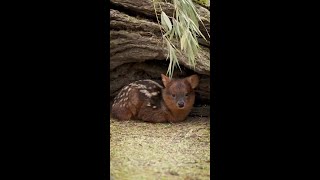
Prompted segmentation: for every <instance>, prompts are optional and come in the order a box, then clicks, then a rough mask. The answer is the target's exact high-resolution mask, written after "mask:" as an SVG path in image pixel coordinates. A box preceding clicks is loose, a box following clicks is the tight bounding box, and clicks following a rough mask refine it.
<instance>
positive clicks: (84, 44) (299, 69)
mask: <svg viewBox="0 0 320 180" xmlns="http://www.w3.org/2000/svg"><path fill="white" fill-rule="evenodd" d="M107 5H108V4H107V2H105V1H98V2H94V1H90V2H82V1H73V2H68V3H66V2H65V1H63V2H62V1H61V2H57V1H55V2H46V3H44V2H39V3H32V4H31V3H30V2H23V3H22V2H15V4H12V5H10V8H8V9H10V10H9V12H8V13H6V16H4V19H5V20H4V21H2V22H3V24H2V27H3V29H4V32H3V36H4V38H3V41H2V43H3V44H4V46H2V47H3V51H4V57H3V58H2V60H3V65H2V68H3V71H2V72H3V74H4V75H3V76H2V77H3V79H4V80H3V81H2V82H3V86H2V87H3V90H4V91H3V101H2V102H3V103H4V106H3V107H4V108H3V112H5V113H6V114H3V115H4V117H5V118H2V121H3V122H4V123H8V125H3V126H2V127H3V128H4V129H5V130H7V131H8V132H6V133H5V135H4V136H3V137H4V139H5V141H3V142H6V144H3V146H2V147H3V150H5V153H3V155H4V158H3V161H2V162H3V163H4V164H5V166H3V167H5V169H3V170H4V172H7V173H8V172H9V173H8V174H9V175H10V176H9V177H11V178H12V179H16V176H21V177H24V178H32V179H47V178H48V177H49V178H50V177H52V178H59V179H60V178H62V179H64V178H68V179H78V178H80V179H82V178H84V179H108V177H109V167H108V165H109V163H108V162H109V143H108V142H109V139H108V136H109V135H108V134H109V132H108V131H109V128H108V127H109V122H108V120H107V119H108V118H107V119H106V118H105V117H108V116H109V112H108V110H109V107H108V106H109V103H107V102H109V97H108V94H109V92H108V91H109V85H108V79H109V78H108V76H109V72H108V69H109V68H108V66H109V64H108V53H109V51H108V47H109V45H108V37H109V34H108V23H109V20H108V16H109V9H108V7H107ZM4 7H9V6H4ZM304 7H306V6H304V5H302V4H293V2H290V4H279V3H278V2H277V4H272V3H271V2H268V3H267V2H266V3H263V2H259V3H258V2H248V1H236V2H226V1H213V2H212V4H211V13H212V14H211V17H212V19H211V22H213V23H212V24H213V26H214V27H213V28H212V29H213V31H212V32H211V34H212V38H213V40H211V42H213V46H212V47H213V48H212V53H211V55H212V57H211V68H212V70H211V72H212V82H211V83H212V86H211V87H215V88H213V92H212V93H211V96H212V102H211V103H212V106H211V107H213V108H212V116H211V117H213V118H212V127H211V138H212V143H211V149H212V153H211V164H212V168H211V171H212V173H211V174H212V176H213V177H214V178H215V177H217V178H218V177H221V179H228V178H230V177H231V176H232V177H233V176H234V177H237V178H240V179H241V178H244V179H248V178H249V179H260V177H269V178H275V177H280V178H287V177H288V176H291V177H298V176H299V175H300V176H301V177H305V176H307V175H311V174H310V173H311V172H312V169H313V168H312V167H315V166H310V164H311V162H312V161H315V160H314V157H313V155H311V151H312V150H314V146H315V145H316V142H313V143H308V142H310V141H311V138H312V137H316V136H315V135H314V132H316V131H313V130H309V129H308V130H307V129H306V124H307V123H306V122H309V121H308V120H312V121H315V120H316V118H315V117H314V116H311V113H310V111H311V110H313V109H315V106H312V105H311V104H312V102H310V100H311V101H314V102H317V101H315V99H314V96H313V94H311V92H312V90H314V89H313V86H316V84H317V82H318V81H316V80H315V81H313V80H312V77H316V75H315V74H313V73H314V72H316V71H314V69H315V67H316V66H311V68H310V67H309V66H308V65H307V64H308V63H307V62H309V61H308V60H312V59H316V58H315V56H312V55H311V51H312V50H313V49H315V46H313V45H311V43H312V42H313V41H315V36H313V34H311V32H312V31H314V24H315V23H314V22H315V21H312V17H315V16H314V15H313V14H312V12H313V11H312V10H309V9H307V10H306V9H305V8H304ZM302 10H304V11H303V12H302ZM315 42H316V41H315ZM312 67H313V69H312ZM309 82H311V83H310V84H309ZM4 159H6V161H5V160H4ZM310 160H311V161H310ZM9 170H10V171H9ZM96 176H97V177H96Z"/></svg>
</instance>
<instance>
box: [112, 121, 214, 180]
mask: <svg viewBox="0 0 320 180" xmlns="http://www.w3.org/2000/svg"><path fill="white" fill-rule="evenodd" d="M110 171H111V176H112V178H113V180H126V179H130V180H131V179H139V180H140V179H141V180H143V179H188V180H191V179H193V180H196V179H209V178H210V119H209V118H204V117H202V118H200V117H189V118H188V119H187V120H186V121H184V122H181V123H175V124H172V123H158V124H154V123H146V122H141V121H118V120H115V119H112V118H111V119H110Z"/></svg>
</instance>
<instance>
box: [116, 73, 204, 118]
mask: <svg viewBox="0 0 320 180" xmlns="http://www.w3.org/2000/svg"><path fill="white" fill-rule="evenodd" d="M161 78H162V82H163V85H164V87H163V86H161V85H160V84H158V83H157V82H155V81H152V80H139V81H136V82H133V83H131V84H129V85H127V86H125V87H123V88H122V89H121V91H120V92H119V94H118V95H117V96H116V97H115V99H114V103H113V105H112V110H111V113H112V115H113V117H114V118H117V119H119V120H130V119H140V120H143V121H147V122H154V123H156V122H167V121H169V122H180V121H183V120H185V119H186V117H187V116H188V114H189V113H190V111H191V108H192V107H193V104H194V101H195V92H194V89H195V88H196V87H197V86H198V84H199V77H198V76H197V75H192V76H189V77H186V78H183V79H170V78H169V77H167V76H165V75H163V74H161Z"/></svg>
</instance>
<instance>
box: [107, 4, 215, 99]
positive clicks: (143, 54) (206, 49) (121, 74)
mask: <svg viewBox="0 0 320 180" xmlns="http://www.w3.org/2000/svg"><path fill="white" fill-rule="evenodd" d="M161 3H162V9H163V10H164V11H165V12H166V13H167V14H168V15H170V13H171V14H172V12H173V5H172V4H170V3H166V2H161ZM110 4H111V9H110V97H111V99H113V97H115V95H116V94H117V93H118V91H119V90H120V89H121V88H122V87H123V86H125V85H127V84H129V83H130V82H133V81H135V80H140V79H152V80H155V81H157V82H159V83H161V79H160V74H161V73H163V74H165V73H166V71H167V68H168V64H169V60H166V57H167V54H168V52H167V47H166V44H164V41H163V39H162V34H161V31H160V26H159V25H158V23H157V20H156V16H155V11H154V8H153V4H152V0H140V1H129V0H111V1H110ZM197 9H198V11H199V14H200V15H201V19H202V20H203V22H204V24H205V26H208V30H210V12H209V11H208V10H207V9H206V8H203V7H201V6H197ZM200 30H201V31H203V29H201V27H200ZM205 33H206V32H205V31H204V32H203V34H205ZM208 39H209V38H208ZM175 44H176V45H177V46H178V45H179V43H178V42H175ZM199 44H200V45H201V50H200V51H199V57H198V58H197V59H196V60H197V65H196V67H195V69H193V68H192V66H191V65H190V64H189V63H188V60H187V57H186V56H185V55H183V54H182V55H180V54H177V58H178V60H179V64H180V67H181V71H180V70H179V69H178V68H176V69H175V73H174V77H185V76H188V75H191V74H195V73H196V74H198V75H199V77H200V84H199V87H198V88H197V89H196V95H197V96H196V98H197V99H196V102H198V103H199V104H201V103H208V102H209V101H210V84H209V82H210V76H209V75H210V43H207V44H206V43H200V41H199Z"/></svg>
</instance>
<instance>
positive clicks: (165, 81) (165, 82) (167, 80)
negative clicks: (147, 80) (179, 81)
mask: <svg viewBox="0 0 320 180" xmlns="http://www.w3.org/2000/svg"><path fill="white" fill-rule="evenodd" d="M161 78H162V82H163V85H164V87H167V86H168V84H169V82H170V81H171V79H170V78H169V77H167V76H166V75H164V74H161Z"/></svg>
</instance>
